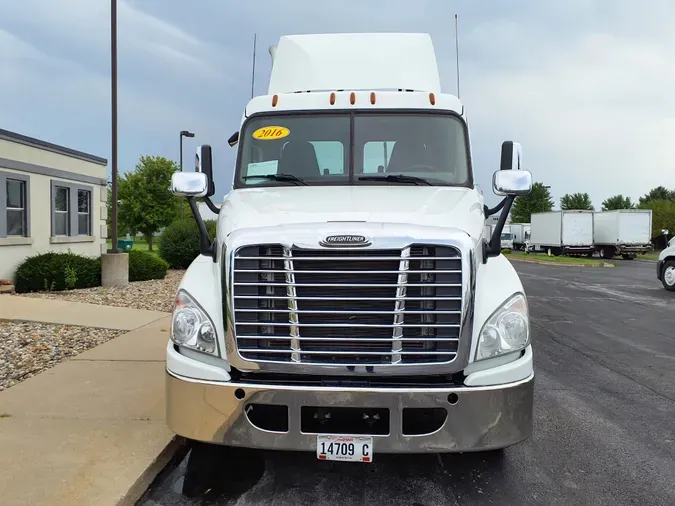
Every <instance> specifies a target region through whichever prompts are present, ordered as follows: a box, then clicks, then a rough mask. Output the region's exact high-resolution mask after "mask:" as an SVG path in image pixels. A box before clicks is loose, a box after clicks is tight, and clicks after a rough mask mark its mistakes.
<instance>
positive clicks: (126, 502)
mask: <svg viewBox="0 0 675 506" xmlns="http://www.w3.org/2000/svg"><path fill="white" fill-rule="evenodd" d="M187 451H188V445H187V441H186V440H185V439H184V438H182V437H180V436H175V437H174V438H173V439H172V440H171V441H170V442H169V444H168V445H166V447H165V448H164V449H163V450H162V451H161V452H160V453H159V455H158V456H157V458H155V460H153V461H152V463H151V464H150V465H149V466H148V467H147V468H146V469H145V471H143V472H142V473H141V475H140V476H139V477H138V479H137V480H136V481H135V482H134V484H133V485H132V486H131V488H129V490H128V491H127V493H126V494H125V495H124V497H122V498H121V499H120V500H119V501H118V502H117V503H116V506H136V504H138V501H140V500H141V498H142V497H143V495H145V493H146V492H147V490H148V488H149V487H150V485H152V482H153V481H155V478H157V476H158V475H159V473H161V472H162V471H163V470H164V468H165V467H166V466H167V465H168V464H169V462H171V460H173V459H174V458H176V457H180V458H181V460H182V458H183V457H185V454H186V453H187Z"/></svg>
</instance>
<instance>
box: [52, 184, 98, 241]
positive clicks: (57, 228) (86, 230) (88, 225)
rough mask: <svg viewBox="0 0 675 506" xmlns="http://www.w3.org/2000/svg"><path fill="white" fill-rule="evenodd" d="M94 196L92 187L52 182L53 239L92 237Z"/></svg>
mask: <svg viewBox="0 0 675 506" xmlns="http://www.w3.org/2000/svg"><path fill="white" fill-rule="evenodd" d="M93 195H94V194H93V189H92V187H91V186H81V185H77V184H72V183H68V182H65V181H55V180H52V237H64V236H66V237H73V236H86V237H91V235H92V232H93V226H92V223H93V214H92V209H93V208H92V205H93V201H94V199H93ZM70 242H72V241H70ZM75 242H77V241H75Z"/></svg>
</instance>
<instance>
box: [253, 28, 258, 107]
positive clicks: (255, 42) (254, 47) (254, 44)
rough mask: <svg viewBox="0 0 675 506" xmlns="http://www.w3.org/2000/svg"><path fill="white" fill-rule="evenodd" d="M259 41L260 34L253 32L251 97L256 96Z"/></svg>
mask: <svg viewBox="0 0 675 506" xmlns="http://www.w3.org/2000/svg"><path fill="white" fill-rule="evenodd" d="M257 43H258V34H257V33H254V34H253V69H252V71H251V98H253V96H254V90H255V50H256V46H257Z"/></svg>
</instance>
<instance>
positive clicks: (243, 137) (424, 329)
mask: <svg viewBox="0 0 675 506" xmlns="http://www.w3.org/2000/svg"><path fill="white" fill-rule="evenodd" d="M270 53H271V55H272V58H273V63H272V73H271V78H270V83H269V91H268V94H267V95H264V96H258V97H255V98H253V99H252V100H251V101H250V102H249V103H248V104H247V105H246V108H245V109H244V113H243V117H242V122H241V128H240V130H239V131H238V132H237V133H236V134H234V135H233V136H232V138H230V140H229V144H230V145H231V146H233V147H234V146H236V149H237V158H236V166H235V169H234V178H233V186H232V190H231V191H230V192H229V193H228V194H227V196H226V197H225V201H224V203H223V204H222V206H221V207H216V206H215V205H214V204H213V203H212V202H211V200H210V198H209V197H210V196H212V195H213V194H214V192H215V185H214V182H213V169H212V161H211V149H210V147H209V146H201V147H200V148H199V149H198V151H197V157H196V167H195V171H194V172H192V171H190V172H177V173H176V174H174V177H173V180H172V190H173V192H174V193H175V194H176V195H181V196H184V197H187V199H188V201H189V203H190V206H191V209H192V211H193V214H194V217H195V219H196V220H197V223H198V225H199V227H200V230H201V247H200V248H201V254H200V256H199V257H198V258H196V259H195V260H194V262H193V263H192V265H191V266H190V267H189V269H188V270H187V272H186V273H185V276H184V278H183V280H182V282H181V283H180V287H179V289H178V292H177V294H176V300H175V307H174V311H173V320H172V325H171V339H170V341H169V343H168V347H167V361H166V382H167V384H166V388H167V422H168V425H169V427H170V428H171V430H173V431H174V432H175V433H176V434H179V435H181V436H184V437H185V438H188V439H191V440H196V441H201V442H205V443H213V444H219V445H226V446H233V447H237V446H239V447H250V448H265V449H275V450H305V451H311V452H316V455H317V458H319V459H321V460H348V461H357V462H372V461H373V459H375V458H377V455H378V454H384V453H405V452H409V453H421V452H466V451H488V450H499V449H503V448H506V447H508V446H511V445H514V444H516V443H519V442H521V441H523V440H525V439H527V438H528V437H529V436H530V435H531V431H532V404H533V381H534V371H533V362H532V346H531V330H530V321H529V313H528V303H527V298H526V296H525V293H524V290H523V286H522V284H521V282H520V279H519V278H518V275H517V274H516V272H515V270H514V269H513V267H512V266H511V264H510V263H509V262H508V261H507V260H506V258H505V257H504V256H503V255H501V248H500V246H501V241H500V237H501V234H502V230H503V227H504V221H505V219H506V216H507V215H508V213H509V210H510V207H511V204H512V203H513V200H514V199H515V198H516V197H517V196H518V195H524V194H527V193H529V191H530V189H531V185H532V176H531V174H530V172H528V171H526V170H522V169H521V149H520V145H519V144H517V143H514V142H511V141H506V142H504V143H503V145H502V147H501V166H500V167H499V170H497V171H496V172H495V173H494V176H493V191H494V192H495V193H496V194H497V195H500V196H502V197H503V200H502V201H501V202H500V204H499V205H498V206H496V207H495V208H493V209H490V208H488V207H487V206H486V205H485V204H484V201H483V196H482V193H481V192H480V191H479V190H478V187H477V186H476V185H475V184H474V167H473V166H472V162H471V145H470V142H469V139H470V137H469V128H468V124H467V119H466V111H465V109H464V106H463V105H462V103H461V102H460V100H459V99H458V98H457V97H455V96H453V95H450V94H446V93H443V92H442V91H441V87H440V79H439V73H438V68H437V63H436V57H435V53H434V49H433V45H432V42H431V39H430V37H429V36H428V35H425V34H331V35H302V36H286V37H282V38H281V40H280V42H279V44H278V46H276V47H273V48H270ZM198 198H202V199H204V200H205V201H206V203H207V204H208V205H209V206H210V207H211V208H212V210H213V211H214V212H216V213H217V214H218V226H217V233H216V236H215V237H209V236H208V234H207V232H206V228H205V227H204V224H203V222H202V219H201V217H200V214H199V212H198V210H197V202H196V199H198ZM499 211H502V212H501V218H500V221H499V222H498V224H497V225H496V226H495V227H494V229H493V230H492V234H491V236H490V237H486V236H485V232H484V229H485V227H484V224H485V219H486V217H487V216H489V215H491V214H495V213H497V212H499Z"/></svg>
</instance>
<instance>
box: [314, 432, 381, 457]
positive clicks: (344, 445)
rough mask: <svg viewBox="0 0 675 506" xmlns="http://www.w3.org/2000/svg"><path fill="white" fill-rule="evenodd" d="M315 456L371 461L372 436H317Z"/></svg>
mask: <svg viewBox="0 0 675 506" xmlns="http://www.w3.org/2000/svg"><path fill="white" fill-rule="evenodd" d="M316 458H318V459H319V460H342V461H347V462H372V461H373V438H372V437H370V436H317V438H316Z"/></svg>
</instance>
